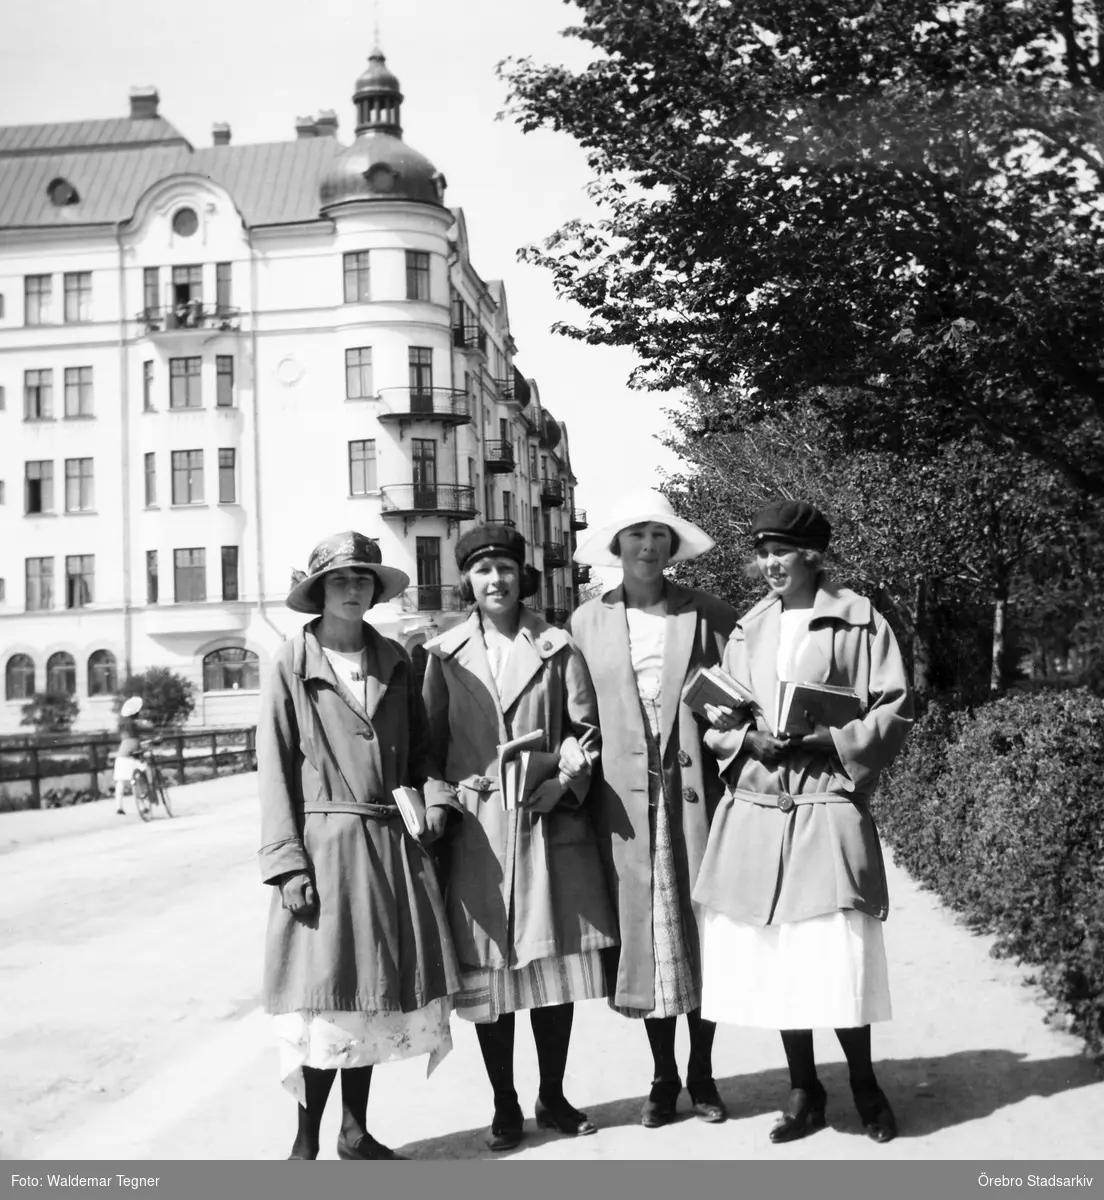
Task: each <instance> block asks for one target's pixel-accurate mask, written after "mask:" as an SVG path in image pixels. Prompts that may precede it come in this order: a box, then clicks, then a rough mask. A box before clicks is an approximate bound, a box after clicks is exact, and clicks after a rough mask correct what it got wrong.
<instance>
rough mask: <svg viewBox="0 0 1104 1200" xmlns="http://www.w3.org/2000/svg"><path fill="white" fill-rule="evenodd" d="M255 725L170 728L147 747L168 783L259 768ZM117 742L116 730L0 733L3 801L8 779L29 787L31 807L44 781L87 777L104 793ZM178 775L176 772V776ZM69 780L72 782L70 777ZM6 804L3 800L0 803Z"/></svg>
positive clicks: (39, 804)
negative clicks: (8, 735) (37, 734)
mask: <svg viewBox="0 0 1104 1200" xmlns="http://www.w3.org/2000/svg"><path fill="white" fill-rule="evenodd" d="M256 733H257V731H256V726H253V725H250V726H245V727H240V728H221V729H203V730H190V731H188V732H180V731H176V730H174V731H171V732H167V733H163V734H161V735H160V740H159V741H158V742H156V743H154V744H153V745H151V746H149V747H148V749H147V750H146V751H145V753H146V755H147V757H148V758H150V759H152V760H153V761H155V762H156V763H157V765H158V766H159V767H160V768H161V770H162V772H163V773H164V775H165V777H166V779H167V780H168V781H169V783H174V782H175V783H177V784H183V783H188V782H195V781H196V780H199V779H211V778H213V777H214V776H216V775H218V774H219V773H220V768H224V770H223V772H222V773H224V774H236V773H238V772H240V771H243V770H245V771H255V770H256V769H257V737H256ZM118 748H119V735H118V734H117V733H102V734H90V735H85V736H75V735H74V736H57V737H49V736H45V737H41V736H40V737H34V736H27V737H11V738H4V739H0V801H7V799H8V796H7V793H8V791H9V785H15V790H17V791H23V792H24V793H25V794H26V793H27V792H29V796H28V799H29V803H28V804H27V805H26V806H25V807H28V808H41V807H42V781H43V780H44V779H52V780H57V781H60V780H63V779H64V780H67V781H70V780H73V779H78V780H85V781H87V783H86V786H87V787H88V788H89V789H90V790H91V791H92V793H93V794H94V795H99V794H100V790H101V789H100V775H101V774H102V773H103V772H105V771H108V770H111V769H112V768H113V766H114V762H115V754H116V751H117V750H118ZM174 776H175V777H174ZM69 786H72V784H71V783H70V784H69ZM2 807H4V805H3V804H0V808H2Z"/></svg>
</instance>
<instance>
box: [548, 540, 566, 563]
mask: <svg viewBox="0 0 1104 1200" xmlns="http://www.w3.org/2000/svg"><path fill="white" fill-rule="evenodd" d="M566 562H567V553H566V552H565V550H564V548H563V546H561V545H560V543H559V542H545V543H544V565H545V566H546V567H562V566H563V565H564V563H566Z"/></svg>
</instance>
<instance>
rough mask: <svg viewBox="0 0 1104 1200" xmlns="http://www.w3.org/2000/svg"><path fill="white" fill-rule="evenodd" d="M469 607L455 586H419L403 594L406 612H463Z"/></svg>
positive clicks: (443, 584) (432, 584)
mask: <svg viewBox="0 0 1104 1200" xmlns="http://www.w3.org/2000/svg"><path fill="white" fill-rule="evenodd" d="M466 607H467V605H466V604H465V603H464V602H463V600H461V599H460V589H459V588H458V587H457V586H456V585H455V584H451V583H450V584H445V583H431V584H419V585H418V586H417V587H412V588H407V589H406V591H405V592H403V594H402V608H403V611H404V612H463V611H464V609H465V608H466Z"/></svg>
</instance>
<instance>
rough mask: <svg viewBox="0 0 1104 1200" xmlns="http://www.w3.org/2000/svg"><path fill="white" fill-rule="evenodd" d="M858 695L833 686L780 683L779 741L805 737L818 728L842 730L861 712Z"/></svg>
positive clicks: (775, 732) (844, 688)
mask: <svg viewBox="0 0 1104 1200" xmlns="http://www.w3.org/2000/svg"><path fill="white" fill-rule="evenodd" d="M860 709H861V705H860V703H859V697H858V695H857V693H856V692H855V691H854V690H853V689H852V688H849V687H835V686H834V685H832V684H830V683H795V682H783V681H781V680H780V681H779V683H778V716H777V719H776V721H775V726H774V735H775V737H801V736H804V735H805V734H806V733H812V731H813V728H814V727H815V726H817V725H827V726H829V727H830V728H833V729H839V728H841V727H842V726H844V725H846V724H847V723H848V722H849V721H853V720H854V719H855V718H856V717H857V716H858V715H859V712H860Z"/></svg>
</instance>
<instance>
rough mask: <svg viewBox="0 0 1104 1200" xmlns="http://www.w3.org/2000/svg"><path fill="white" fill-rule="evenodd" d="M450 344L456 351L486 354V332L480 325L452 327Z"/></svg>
mask: <svg viewBox="0 0 1104 1200" xmlns="http://www.w3.org/2000/svg"><path fill="white" fill-rule="evenodd" d="M452 344H453V345H454V346H455V347H456V348H457V349H458V350H472V351H477V352H478V353H480V354H486V353H487V331H486V330H485V329H484V328H483V326H482V325H468V324H464V325H453V327H452Z"/></svg>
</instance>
